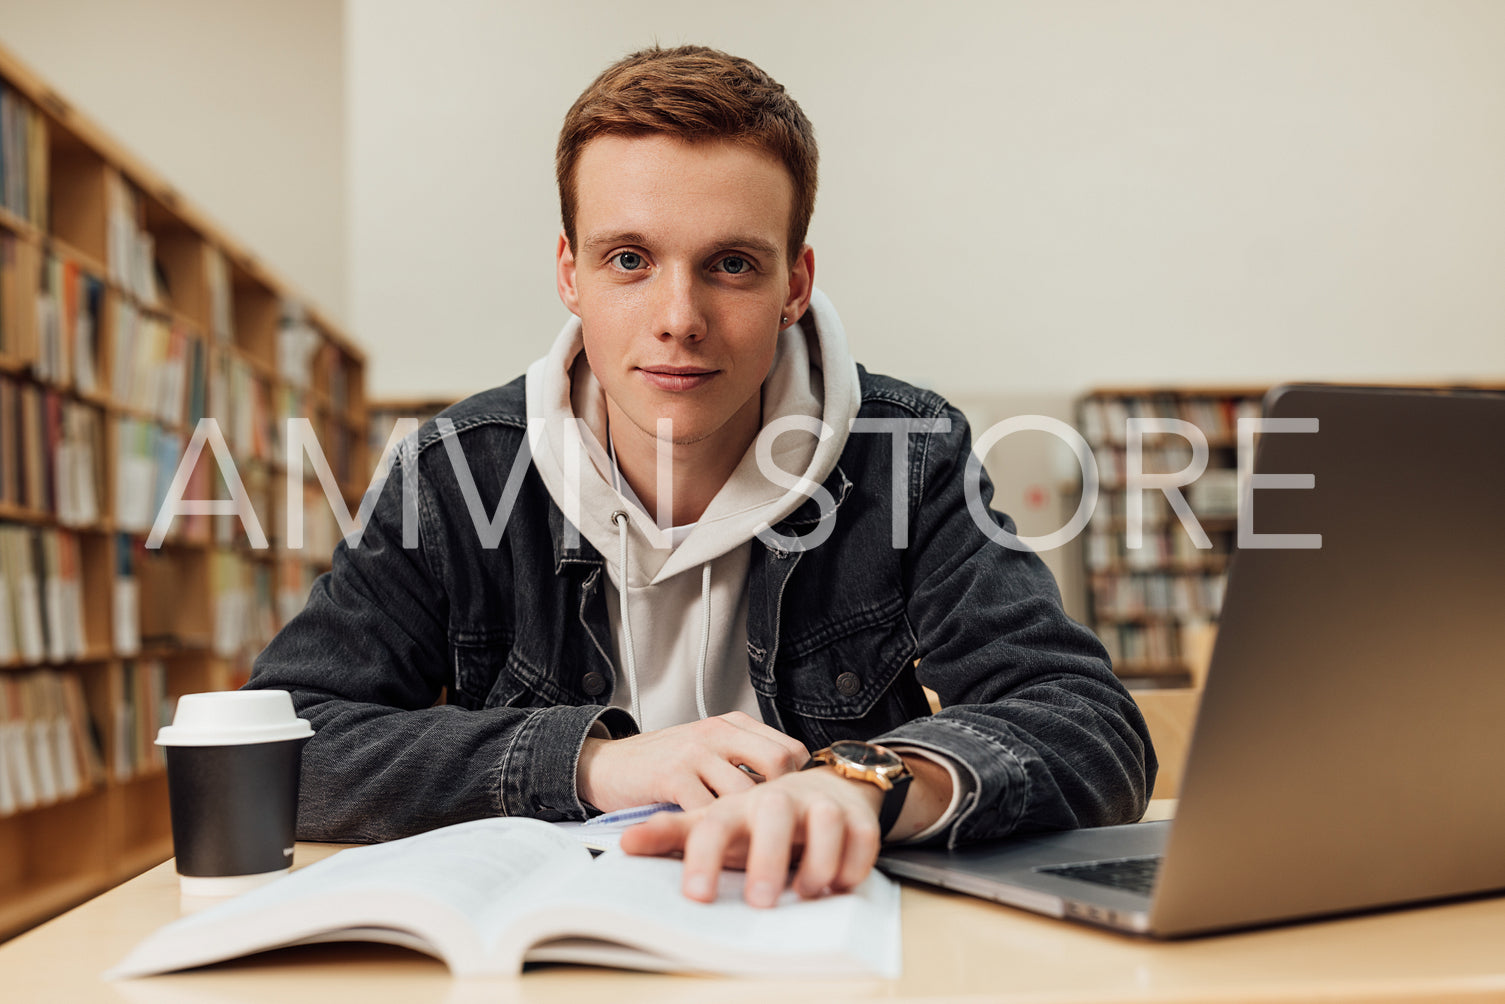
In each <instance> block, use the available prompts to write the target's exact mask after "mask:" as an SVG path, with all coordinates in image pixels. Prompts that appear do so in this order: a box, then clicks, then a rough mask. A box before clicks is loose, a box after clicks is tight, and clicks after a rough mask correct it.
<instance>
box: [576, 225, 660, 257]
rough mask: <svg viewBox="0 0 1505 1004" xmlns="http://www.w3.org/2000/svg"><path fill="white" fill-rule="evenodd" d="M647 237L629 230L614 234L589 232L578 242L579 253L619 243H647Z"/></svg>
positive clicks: (588, 252)
mask: <svg viewBox="0 0 1505 1004" xmlns="http://www.w3.org/2000/svg"><path fill="white" fill-rule="evenodd" d="M647 243H648V238H646V237H644V236H643V235H642V234H639V233H634V232H633V231H631V230H628V231H624V232H622V233H616V234H591V235H589V236H588V237H586V238H585V240H584V241H582V242H581V244H580V253H581V254H590V253H591V252H593V251H595V250H597V249H598V248H601V247H607V246H610V247H616V246H617V245H619V244H638V245H642V244H647Z"/></svg>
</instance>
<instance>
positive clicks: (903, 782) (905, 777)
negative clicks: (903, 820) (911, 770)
mask: <svg viewBox="0 0 1505 1004" xmlns="http://www.w3.org/2000/svg"><path fill="white" fill-rule="evenodd" d="M913 780H914V775H913V774H901V775H899V776H898V777H896V778H894V779H893V786H892V787H891V788H889V789H888V790H887V791H885V792H884V793H883V806H882V808H880V809H879V810H878V835H879V837H887V836H888V831H889V830H892V829H893V828H894V824H895V823H897V822H898V821H899V813H900V812H902V811H903V809H904V796H905V795H907V794H909V782H911V781H913Z"/></svg>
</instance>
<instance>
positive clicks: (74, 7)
mask: <svg viewBox="0 0 1505 1004" xmlns="http://www.w3.org/2000/svg"><path fill="white" fill-rule="evenodd" d="M342 22H343V3H342V2H341V0H256V2H254V3H252V2H238V3H227V2H221V0H212V2H205V0H8V2H5V3H0V45H4V46H5V47H6V48H7V49H9V50H11V51H12V52H13V53H15V54H16V56H18V57H19V58H20V59H21V60H23V61H24V62H26V63H27V64H28V65H29V66H31V68H32V69H33V70H35V71H36V72H37V73H38V74H39V75H40V76H41V77H42V79H44V80H45V81H47V83H48V84H49V85H51V86H52V87H53V88H54V89H55V90H56V91H57V92H58V93H59V94H60V95H61V96H62V97H63V98H64V99H66V100H67V101H68V102H70V103H71V104H72V105H73V106H74V107H75V108H77V109H78V110H79V111H81V112H82V113H84V114H85V115H86V116H88V117H89V118H91V119H93V120H94V121H95V122H96V123H98V124H99V125H100V126H101V127H103V128H104V130H105V131H106V132H107V133H109V134H110V135H111V136H113V137H114V138H115V139H117V140H119V141H120V143H121V144H122V145H123V146H125V147H126V148H127V149H128V150H130V151H131V153H132V154H134V155H136V156H138V157H140V158H141V160H143V161H145V162H146V163H147V164H149V165H150V166H151V167H152V168H153V169H155V170H156V171H157V172H158V173H160V174H161V175H162V176H163V177H164V178H165V179H166V180H167V181H169V182H170V183H171V184H172V185H173V186H174V187H175V188H177V189H178V191H180V192H182V193H183V195H184V197H185V198H187V199H188V200H189V201H190V202H192V203H193V204H194V205H196V206H198V207H199V209H201V210H202V211H203V212H204V213H205V214H206V215H207V216H208V217H209V219H211V220H212V221H214V222H215V223H217V224H218V225H220V226H222V227H223V228H224V229H225V231H226V232H227V233H229V234H230V235H231V236H232V237H234V238H235V239H236V240H238V241H240V242H241V243H242V244H244V245H246V246H247V247H249V248H250V249H251V251H253V252H254V253H255V254H256V255H257V256H258V257H259V258H260V259H261V260H262V261H264V262H266V263H267V264H268V265H269V266H270V267H271V268H272V269H273V270H274V271H275V272H276V273H277V274H278V275H280V276H281V277H282V278H284V279H285V280H286V281H288V282H289V283H291V284H292V285H293V286H294V287H295V288H297V289H299V290H301V291H302V292H303V294H304V295H306V296H307V297H309V299H310V300H311V301H312V302H313V303H315V304H317V305H318V306H320V307H322V308H323V309H324V310H325V311H327V312H328V313H329V314H330V316H331V317H333V318H334V319H335V320H336V321H337V322H343V321H345V320H348V300H347V291H348V277H347V273H346V260H345V254H346V252H345V249H346V235H345V232H346V225H347V224H346V219H347V213H346V203H345V194H346V185H345V173H346V165H345V132H344V120H345V91H344V85H345V67H344V46H343V44H342V43H343V36H344V28H343V23H342Z"/></svg>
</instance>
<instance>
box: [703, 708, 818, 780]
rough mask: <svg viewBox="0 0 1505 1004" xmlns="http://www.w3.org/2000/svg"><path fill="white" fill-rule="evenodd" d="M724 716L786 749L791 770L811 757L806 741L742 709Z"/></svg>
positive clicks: (800, 765) (730, 721)
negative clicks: (765, 722)
mask: <svg viewBox="0 0 1505 1004" xmlns="http://www.w3.org/2000/svg"><path fill="white" fill-rule="evenodd" d="M722 717H724V718H725V719H726V720H727V721H728V722H729V723H731V724H732V725H735V726H736V727H737V728H739V729H741V730H742V731H744V732H747V733H750V734H752V735H755V736H758V737H760V738H763V739H767V740H768V741H769V742H772V743H774V744H775V745H776V746H778V747H779V748H780V749H782V750H784V751H785V753H786V754H787V757H788V761H789V763H790V764H791V765H792V766H791V767H790V769H791V770H799V769H800V768H801V767H803V766H804V765H805V761H806V760H809V759H810V751H809V750H808V749H806V748H805V744H804V743H802V742H800V741H799V740H798V739H796V738H794V736H791V735H789V734H788V733H786V732H780V731H779V730H778V729H776V728H774V727H773V726H771V725H765V724H764V723H763V722H760V721H758V720H757V719H755V718H753V717H752V716H751V715H748V714H746V713H744V712H741V711H729V712H727V713H726V714H725V715H724V716H722Z"/></svg>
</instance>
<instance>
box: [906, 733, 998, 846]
mask: <svg viewBox="0 0 1505 1004" xmlns="http://www.w3.org/2000/svg"><path fill="white" fill-rule="evenodd" d="M885 748H887V749H891V750H893V751H894V752H895V753H898V754H900V755H901V756H902V755H908V756H914V757H919V758H920V759H922V760H928V761H929V762H931V763H933V764H937V765H938V766H941V767H944V768H946V773H948V774H950V775H951V801H950V803H948V804H947V806H946V808H945V811H943V812H942V813H941V814H940V817H939V818H938V819H936V821H935V822H933V823H931V824H930V825H929V826H927V827H925V828H924V829H923V830H921V831H920V832H919V833H916V834H915V835H914V836H912V837H906V838H905V839H903V840H900V841H897V843H901V844H923V843H924V842H925V841H927V840H929V839H930V838H931V837H933V836H935V835H936V834H937V833H940V832H941V831H942V830H944V829H946V827H948V826H950V825H951V824H952V823H953V822H955V821H956V816H957V813H958V812H960V811H961V807H962V803H963V802H965V801H966V800H967V797H968V796H969V795H972V794H974V793H976V791H977V786H976V785H975V784H974V783H973V780H972V774H971V773H970V772H967V773H963V770H962V767H961V766H960V765H959V764H957V763H956V761H954V760H952V759H951V758H950V757H949V756H946V755H944V754H942V753H937V752H936V751H935V750H930V749H923V748H921V747H919V746H915V745H914V744H912V743H903V742H898V743H889V744H888V745H887V746H886V747H885Z"/></svg>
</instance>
